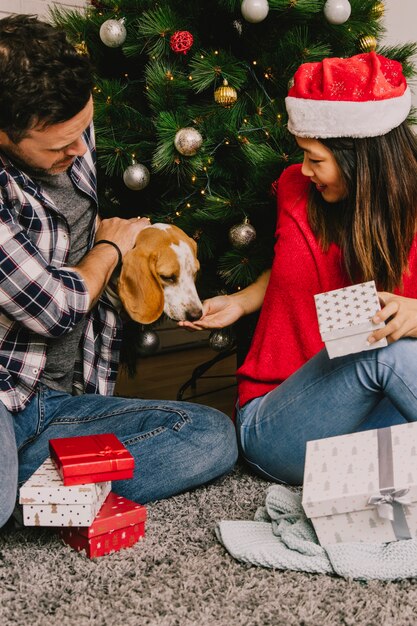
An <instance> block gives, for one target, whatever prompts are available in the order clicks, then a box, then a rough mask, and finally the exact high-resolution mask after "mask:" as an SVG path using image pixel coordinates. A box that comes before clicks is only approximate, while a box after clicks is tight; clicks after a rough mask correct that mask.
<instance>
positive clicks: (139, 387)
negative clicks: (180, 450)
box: [116, 346, 236, 416]
mask: <svg viewBox="0 0 417 626" xmlns="http://www.w3.org/2000/svg"><path fill="white" fill-rule="evenodd" d="M220 354H221V353H219V352H215V351H214V350H212V349H211V348H210V347H206V346H203V347H202V346H199V347H197V348H189V349H186V350H178V351H176V352H167V353H160V354H157V355H154V356H149V357H144V358H140V359H139V360H138V362H137V372H136V375H135V377H134V378H129V377H128V375H127V374H126V372H124V371H122V372H121V373H120V375H119V378H118V381H117V385H116V393H117V395H120V396H129V397H139V398H155V399H160V400H176V399H177V394H178V392H179V390H180V388H181V387H182V386H183V385H184V384H185V383H186V381H187V380H189V379H190V378H191V376H192V374H193V370H194V368H196V367H198V366H201V364H203V363H205V362H207V361H209V360H211V359H213V358H216V357H217V358H218V357H219V355H220ZM235 370H236V356H235V355H234V354H231V355H229V356H227V357H226V358H224V359H222V360H221V361H219V362H217V363H216V364H215V365H213V366H212V367H211V368H210V369H208V370H207V372H206V373H205V374H204V375H203V376H202V377H201V378H199V379H198V380H197V381H196V388H195V389H191V388H190V387H189V388H187V389H186V390H185V391H184V394H183V398H182V399H183V400H190V401H191V402H199V403H200V404H206V405H209V406H213V407H215V408H217V409H219V410H220V411H223V412H224V413H226V415H229V416H231V415H232V411H233V406H234V403H235V399H236V380H235V377H234V373H235Z"/></svg>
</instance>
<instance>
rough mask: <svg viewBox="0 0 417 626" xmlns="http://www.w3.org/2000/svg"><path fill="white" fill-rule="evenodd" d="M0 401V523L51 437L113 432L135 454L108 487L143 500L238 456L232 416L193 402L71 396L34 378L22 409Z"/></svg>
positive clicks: (214, 472)
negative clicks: (35, 386)
mask: <svg viewBox="0 0 417 626" xmlns="http://www.w3.org/2000/svg"><path fill="white" fill-rule="evenodd" d="M0 407H1V410H0V419H1V420H2V421H3V422H4V424H5V426H4V427H2V428H1V429H0V446H1V448H0V454H1V463H0V494H1V495H0V526H2V525H3V524H4V523H5V522H6V521H7V519H8V517H9V516H10V514H11V511H12V510H13V507H14V504H15V500H16V483H17V479H18V482H19V485H20V484H22V483H23V482H24V481H26V480H27V479H28V478H29V476H30V475H31V474H32V473H33V472H34V471H35V470H36V469H37V468H38V467H39V466H40V465H41V464H42V463H43V461H44V460H45V459H46V458H47V457H48V456H49V449H48V441H49V439H53V438H56V437H75V436H79V435H89V434H99V433H108V432H111V433H114V434H115V435H116V436H117V437H118V438H119V439H120V440H121V441H122V443H123V444H124V445H125V446H126V447H127V448H128V449H129V451H130V453H131V454H132V455H133V456H134V458H135V471H134V477H133V478H132V479H130V480H120V481H114V483H113V485H112V490H113V491H115V492H116V493H118V494H120V495H123V496H125V497H126V498H129V499H131V500H134V501H136V502H140V503H142V504H143V503H145V502H149V501H150V500H158V499H160V498H167V497H169V496H171V495H173V494H176V493H180V492H182V491H186V490H188V489H192V488H194V487H197V486H198V485H202V484H203V483H207V482H209V481H211V480H213V479H215V478H217V477H219V476H221V475H223V474H225V473H227V472H229V471H230V470H231V469H232V468H233V466H234V464H235V462H236V459H237V442H236V433H235V428H234V425H233V423H232V421H231V420H230V418H228V417H227V416H226V415H224V414H223V413H220V411H217V410H216V409H213V408H210V407H207V406H202V405H199V404H193V403H191V402H174V401H162V400H141V399H137V398H119V397H104V396H98V395H82V396H71V395H69V394H67V393H61V392H57V391H53V390H51V389H49V388H48V387H45V386H43V385H40V387H39V391H38V393H37V395H36V396H35V397H34V399H33V400H32V401H31V402H30V403H29V405H28V406H27V407H26V408H25V409H24V410H23V411H21V412H19V413H17V414H15V415H13V416H12V415H11V414H10V413H8V411H6V409H5V408H4V406H3V405H2V404H1V403H0ZM13 426H14V428H13ZM16 451H18V459H17V452H16ZM5 460H6V464H5Z"/></svg>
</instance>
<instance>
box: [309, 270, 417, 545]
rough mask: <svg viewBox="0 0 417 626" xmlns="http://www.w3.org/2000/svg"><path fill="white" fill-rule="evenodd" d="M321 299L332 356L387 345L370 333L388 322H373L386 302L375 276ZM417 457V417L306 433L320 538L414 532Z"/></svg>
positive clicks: (379, 538)
mask: <svg viewBox="0 0 417 626" xmlns="http://www.w3.org/2000/svg"><path fill="white" fill-rule="evenodd" d="M315 303H316V308H317V316H318V322H319V329H320V333H321V337H322V339H323V342H324V343H325V346H326V349H327V352H328V355H329V358H336V357H340V356H343V355H346V354H351V353H355V352H361V351H364V350H375V349H378V348H383V347H384V346H387V341H386V339H381V340H379V341H377V342H375V343H372V344H369V343H368V341H367V339H368V337H369V335H370V334H371V332H372V331H373V330H375V329H376V328H381V327H383V326H384V323H383V322H381V323H379V324H374V323H373V322H372V318H373V317H374V315H375V314H376V313H377V312H378V311H379V310H380V309H381V306H380V302H379V299H378V294H377V291H376V287H375V283H374V281H368V282H366V283H361V284H358V285H352V286H350V287H345V288H343V289H337V290H334V291H328V292H325V293H321V294H317V295H316V296H315ZM329 393H332V389H331V388H329ZM337 417H338V416H337V415H335V416H334V418H335V420H337ZM416 461H417V422H411V423H407V424H399V425H397V426H391V427H387V428H379V429H374V430H368V431H364V432H355V433H350V434H346V435H339V436H336V437H328V438H325V439H317V440H312V441H308V442H307V447H306V461H305V467H304V484H303V498H302V503H303V507H304V511H305V513H306V515H307V517H309V518H310V519H311V522H312V524H313V526H314V529H315V531H316V534H317V537H318V540H319V542H320V543H321V544H322V545H324V546H326V545H329V544H334V543H346V542H374V543H379V542H382V543H385V542H391V541H398V540H404V539H415V538H416V537H417V506H416V505H417V463H416ZM368 554H369V553H368Z"/></svg>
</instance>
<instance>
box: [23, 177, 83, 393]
mask: <svg viewBox="0 0 417 626" xmlns="http://www.w3.org/2000/svg"><path fill="white" fill-rule="evenodd" d="M34 178H35V180H36V181H37V182H38V183H39V184H40V186H41V188H42V192H43V193H44V194H45V195H46V196H48V197H49V198H50V199H51V200H52V201H53V203H54V205H55V206H56V207H57V209H58V211H59V213H60V214H61V215H63V216H64V217H65V219H66V220H67V222H68V226H69V236H70V251H69V256H68V261H67V264H68V266H69V267H73V266H75V265H77V263H79V261H80V260H81V259H82V257H83V256H84V255H85V254H86V252H87V244H88V238H89V234H90V232H91V227H92V222H93V220H94V215H95V212H94V208H93V205H92V201H91V199H90V198H88V196H86V195H84V194H83V193H81V192H80V191H79V190H78V189H77V188H76V187H75V185H74V184H73V183H72V181H71V179H70V177H69V175H68V173H67V172H63V173H62V174H54V175H47V174H45V175H42V176H39V175H36V177H34ZM84 327H85V321H82V322H80V323H79V324H77V326H75V328H74V329H73V330H72V332H70V333H67V334H66V335H63V336H62V337H57V338H50V339H48V347H47V351H46V366H45V369H44V371H43V373H42V376H41V378H40V380H41V382H42V383H44V384H45V385H46V386H47V387H51V388H52V389H56V390H58V391H65V392H67V393H72V385H73V376H74V364H75V360H76V357H77V353H78V350H79V343H80V338H81V335H82V333H83V330H84Z"/></svg>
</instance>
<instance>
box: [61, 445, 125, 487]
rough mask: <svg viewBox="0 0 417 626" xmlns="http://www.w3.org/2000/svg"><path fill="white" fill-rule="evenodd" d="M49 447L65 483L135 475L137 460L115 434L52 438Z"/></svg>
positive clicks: (92, 481) (119, 478)
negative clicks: (134, 469)
mask: <svg viewBox="0 0 417 626" xmlns="http://www.w3.org/2000/svg"><path fill="white" fill-rule="evenodd" d="M49 450H50V455H51V458H52V460H53V462H54V463H55V465H56V468H57V470H58V472H59V474H60V476H61V478H62V480H63V482H64V485H81V484H83V483H97V482H104V481H108V480H122V479H126V478H132V476H133V468H134V465H135V460H134V458H133V456H132V455H131V454H130V452H129V451H128V450H127V449H126V448H125V446H124V445H123V444H122V442H121V441H120V440H119V439H118V438H117V437H116V435H114V434H113V433H106V434H103V435H84V436H82V437H63V438H61V439H50V440H49Z"/></svg>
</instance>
